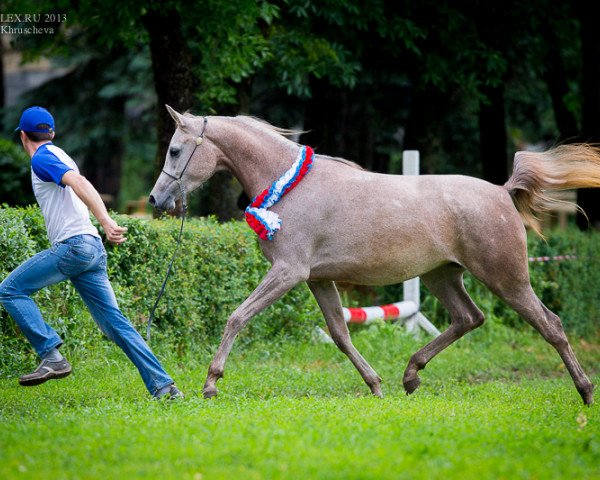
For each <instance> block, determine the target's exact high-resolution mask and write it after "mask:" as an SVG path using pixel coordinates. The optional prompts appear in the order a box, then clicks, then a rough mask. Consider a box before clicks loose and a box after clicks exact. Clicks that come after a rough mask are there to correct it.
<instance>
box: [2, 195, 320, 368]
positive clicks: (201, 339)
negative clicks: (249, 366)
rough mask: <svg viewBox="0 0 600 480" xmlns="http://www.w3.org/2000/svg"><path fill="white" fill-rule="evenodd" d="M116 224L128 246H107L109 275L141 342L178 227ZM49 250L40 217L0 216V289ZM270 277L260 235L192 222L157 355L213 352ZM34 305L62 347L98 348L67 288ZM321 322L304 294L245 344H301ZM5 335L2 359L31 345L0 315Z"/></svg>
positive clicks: (240, 227) (251, 328)
mask: <svg viewBox="0 0 600 480" xmlns="http://www.w3.org/2000/svg"><path fill="white" fill-rule="evenodd" d="M117 221H118V223H119V224H120V225H122V226H125V227H127V228H128V229H129V230H128V235H127V236H128V240H127V242H125V243H124V244H122V245H119V246H112V245H109V246H107V251H108V273H109V277H110V279H111V281H112V284H113V287H114V290H115V294H116V296H117V299H118V301H119V305H120V307H121V309H122V310H123V313H124V314H125V315H126V316H127V317H128V318H129V319H130V320H131V322H132V323H133V324H134V326H135V327H136V328H137V329H138V330H139V331H140V332H141V333H142V334H143V335H144V336H145V327H146V325H147V320H148V315H149V311H150V309H151V307H152V305H153V304H154V301H155V299H156V295H157V293H158V291H159V289H160V286H161V284H162V281H163V279H164V275H165V272H166V268H167V265H168V262H169V260H170V258H171V255H172V253H173V252H174V250H175V244H176V240H177V234H178V231H179V220H176V219H162V220H152V221H147V220H140V219H134V218H129V217H124V216H119V217H117ZM48 247H49V244H48V241H47V239H46V232H45V228H44V223H43V219H42V217H41V214H40V212H39V209H37V208H33V207H29V208H7V207H6V206H4V207H2V208H0V260H1V261H0V280H2V279H4V278H5V277H6V275H8V273H10V272H11V271H12V270H13V269H14V268H15V267H16V266H18V265H19V264H20V263H21V262H22V261H24V260H25V259H27V258H28V257H30V256H31V255H33V254H34V253H36V252H38V251H40V250H42V249H43V248H48ZM268 268H269V264H268V262H267V261H266V260H265V259H264V257H263V256H262V253H261V252H260V250H259V248H258V242H257V240H256V236H255V234H254V232H252V231H251V230H250V229H249V228H248V227H247V226H246V225H245V224H242V223H241V222H231V223H226V224H219V223H218V222H217V221H216V220H213V219H209V220H195V219H191V220H188V221H186V226H185V230H184V234H183V239H182V246H181V250H180V252H179V255H178V256H177V259H176V260H175V264H174V267H173V272H172V275H171V278H170V279H169V283H168V285H167V289H166V292H165V295H164V296H163V298H162V300H161V302H160V304H159V307H158V309H157V312H156V319H155V323H154V325H153V330H152V339H153V348H158V349H159V350H160V349H163V348H170V349H171V348H175V349H176V350H177V351H178V352H179V353H180V354H183V353H184V352H185V351H189V350H194V349H206V348H211V349H213V348H216V346H217V345H218V342H219V340H220V338H221V334H222V333H223V328H224V326H225V322H226V320H227V318H228V317H229V315H230V314H231V313H232V312H233V311H234V310H235V308H236V307H238V306H239V305H240V304H241V303H242V301H243V300H244V299H245V298H246V297H247V296H248V295H249V294H250V293H251V292H252V291H253V289H254V288H255V287H256V286H257V285H258V283H259V282H260V279H261V278H262V277H263V275H264V274H265V273H266V271H267V270H268ZM35 299H36V301H37V303H38V305H39V306H40V308H41V310H42V311H43V313H44V316H45V318H47V319H48V322H49V323H50V324H51V325H52V326H53V327H55V328H56V329H57V331H59V334H61V335H62V336H63V337H64V338H65V340H66V342H65V346H64V347H63V348H88V346H90V345H91V344H96V343H97V342H98V339H99V338H100V333H99V330H98V329H97V328H96V327H95V325H94V324H93V322H92V321H91V319H90V316H89V314H88V313H87V310H86V309H85V307H84V305H83V303H82V301H81V300H80V298H79V296H78V295H77V293H76V292H75V290H74V288H73V287H72V286H71V284H70V283H69V282H63V283H61V284H59V285H55V286H53V287H51V288H49V289H43V290H41V291H40V292H38V293H37V294H36V296H35ZM57 299H62V300H61V301H57ZM319 321H321V316H320V313H319V311H318V307H317V306H316V302H314V300H313V299H312V296H311V295H310V292H309V291H308V288H307V287H306V286H305V285H299V286H298V287H296V288H295V289H294V290H293V291H291V292H290V293H288V294H287V295H286V296H285V297H284V298H283V299H282V300H280V301H279V302H277V303H276V304H275V305H273V306H272V307H271V308H269V309H267V310H266V311H265V312H263V313H262V314H261V315H259V316H257V317H256V318H254V319H253V320H252V321H251V322H250V323H249V325H248V327H247V328H246V329H244V331H243V332H242V333H241V334H240V337H239V340H240V342H241V343H248V342H250V341H252V340H254V339H271V340H277V339H286V338H293V339H298V340H302V339H306V338H308V337H309V336H310V335H311V333H312V328H311V327H312V326H313V325H314V324H315V323H317V322H319ZM0 330H1V335H2V346H1V347H0V358H2V357H3V356H4V354H8V352H9V350H12V349H13V348H15V347H19V346H20V347H24V346H25V345H26V341H25V340H24V339H23V338H22V337H20V335H18V332H17V331H16V327H15V326H14V323H13V322H12V320H11V319H10V317H9V316H8V314H7V312H6V311H4V309H2V307H0ZM15 342H17V343H16V344H15ZM9 344H10V346H9ZM21 350H27V349H25V348H21ZM28 350H31V349H28ZM67 352H68V350H67ZM1 362H2V360H0V363H1Z"/></svg>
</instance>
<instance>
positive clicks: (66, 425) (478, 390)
mask: <svg viewBox="0 0 600 480" xmlns="http://www.w3.org/2000/svg"><path fill="white" fill-rule="evenodd" d="M353 337H354V340H355V344H356V345H357V346H358V348H359V349H360V350H361V352H362V353H363V354H364V356H365V357H366V358H367V359H368V360H369V361H370V362H371V364H372V365H373V367H374V368H375V369H376V370H377V371H378V372H379V374H380V375H381V376H382V377H383V379H384V382H385V383H384V393H385V395H386V397H385V398H384V399H383V400H380V399H377V398H373V397H371V396H370V395H369V394H368V389H367V387H366V386H365V385H364V384H363V382H362V380H361V379H360V377H359V375H358V373H357V372H356V371H355V370H354V368H353V367H352V366H351V364H350V363H349V361H347V360H346V359H345V357H344V356H343V355H342V354H341V353H340V352H338V351H337V349H336V348H335V347H334V346H332V345H323V344H307V345H298V344H289V345H279V346H273V345H270V344H261V345H259V344H255V345H253V346H251V347H249V348H246V349H244V350H243V351H241V350H239V349H236V350H234V353H233V354H232V357H231V359H230V362H229V363H228V365H227V369H226V377H225V378H224V379H222V380H221V382H220V383H219V388H220V395H219V397H218V398H217V399H214V400H211V401H205V400H204V399H202V398H201V395H200V392H201V388H202V384H203V382H204V377H205V372H206V368H207V366H208V362H209V359H210V356H209V355H208V354H200V355H199V356H198V357H197V358H188V359H186V360H185V361H182V360H181V359H177V358H175V357H170V356H168V355H166V360H165V364H166V365H167V367H168V370H169V371H170V372H171V373H172V374H173V376H174V377H175V378H176V380H177V383H178V385H179V386H180V387H181V388H182V390H184V391H185V392H186V394H187V398H186V399H185V400H183V401H177V402H155V401H152V400H150V399H149V397H148V395H147V394H146V392H145V389H144V387H143V385H142V382H141V380H140V379H139V377H138V375H137V372H136V371H134V369H133V367H132V366H131V365H130V364H129V363H128V361H127V360H126V359H125V358H124V357H123V356H122V354H121V353H120V352H118V351H117V350H116V349H115V348H114V347H113V346H112V345H109V344H103V345H101V346H100V347H98V348H97V349H94V350H91V351H89V352H88V353H86V354H83V353H80V354H77V355H76V356H75V357H74V358H72V359H71V360H72V363H73V365H74V373H73V375H72V376H71V377H68V378H66V379H64V380H60V381H54V382H48V383H47V384H44V385H41V386H39V387H35V388H27V389H26V388H22V387H19V386H18V384H17V382H16V377H17V376H18V375H19V374H21V373H23V372H22V371H20V372H14V375H12V378H4V379H2V380H0V422H1V426H2V428H1V430H0V478H3V479H12V478H27V479H31V478H33V479H35V478H57V479H75V478H86V479H87V478H89V479H96V478H98V479H120V478H125V479H135V478H145V479H146V478H178V479H179V478H181V479H213V478H217V479H219V478H222V479H238V478H239V479H276V478H282V479H283V478H285V479H288V478H289V479H295V478H302V479H304V478H327V479H329V478H339V479H385V478H390V479H398V478H415V479H436V478H440V479H442V478H443V479H448V478H460V479H461V480H464V479H470V478H477V479H486V478H506V479H514V478H517V479H518V478H526V479H530V478H539V479H547V478H586V479H592V478H600V438H599V431H600V429H599V423H600V413H599V408H598V406H597V405H595V406H592V407H591V408H589V407H585V406H583V404H582V403H581V400H580V398H579V395H578V394H577V392H576V390H575V388H574V387H573V385H572V383H571V380H570V378H568V375H567V373H566V371H565V370H564V367H563V366H562V364H561V362H560V359H559V357H558V355H557V354H556V353H555V352H554V351H553V350H551V349H550V347H548V346H547V345H546V344H545V343H544V342H543V340H541V338H540V337H538V336H535V335H534V334H528V333H525V334H523V333H522V332H514V331H511V330H508V329H505V328H502V327H497V326H494V325H487V326H485V327H483V329H480V331H477V332H473V334H472V335H471V336H470V338H468V339H465V340H463V341H461V342H459V343H458V344H457V345H456V346H453V347H451V348H449V349H448V350H447V351H445V352H443V353H442V354H441V355H440V356H439V357H438V358H436V359H435V360H434V361H433V362H432V363H431V364H430V365H429V366H428V367H427V369H426V370H425V371H423V373H422V380H423V383H422V385H421V387H420V389H419V390H417V392H416V393H415V394H414V395H413V396H411V397H407V396H406V395H405V394H404V393H403V391H402V388H401V379H402V373H403V369H404V367H405V365H406V362H407V360H408V358H409V356H410V354H411V353H412V352H413V351H414V350H415V349H417V348H418V347H419V346H420V345H422V344H423V343H424V339H423V340H420V341H419V340H415V339H413V338H411V337H408V336H406V335H405V334H403V333H402V330H401V329H398V328H394V327H390V326H379V327H375V328H370V329H368V330H363V331H359V332H354V334H353ZM574 347H575V350H576V352H577V353H578V355H579V357H580V360H581V361H582V363H583V365H584V368H585V369H586V371H587V372H588V373H591V374H592V378H593V381H594V383H596V384H598V383H600V371H599V368H598V366H599V365H600V362H599V361H600V346H599V345H597V342H584V341H580V340H577V341H575V342H574ZM163 358H164V355H163ZM31 366H33V365H27V368H29V367H31ZM23 368H24V369H25V366H24V367H23Z"/></svg>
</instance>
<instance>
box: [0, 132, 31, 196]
mask: <svg viewBox="0 0 600 480" xmlns="http://www.w3.org/2000/svg"><path fill="white" fill-rule="evenodd" d="M0 185H2V188H0V204H2V203H7V204H9V205H29V204H31V203H34V202H35V197H34V196H33V193H32V192H31V167H30V160H29V157H28V156H27V154H26V153H25V152H24V151H23V148H21V147H20V146H19V145H16V144H14V143H13V142H11V141H9V140H5V139H2V138H0Z"/></svg>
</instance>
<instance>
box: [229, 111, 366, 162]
mask: <svg viewBox="0 0 600 480" xmlns="http://www.w3.org/2000/svg"><path fill="white" fill-rule="evenodd" d="M234 120H237V121H239V122H241V123H243V124H244V125H247V126H249V127H254V128H257V129H258V130H260V131H262V132H264V133H266V134H267V135H269V136H271V137H272V138H274V139H277V140H279V141H281V140H283V141H286V142H290V143H294V144H295V145H299V143H297V142H294V141H293V140H290V139H289V138H287V137H292V136H295V135H297V136H300V135H301V134H302V133H306V131H305V130H293V129H288V128H280V127H276V126H275V125H272V124H270V123H269V122H267V121H266V120H263V119H261V118H256V117H251V116H248V115H238V116H237V117H235V118H234ZM319 157H321V158H324V159H325V160H333V161H335V162H340V163H344V164H346V165H348V166H350V167H353V168H357V169H359V170H364V169H363V167H361V166H360V165H359V164H358V163H354V162H352V161H350V160H346V159H345V158H340V157H330V156H329V155H321V154H319Z"/></svg>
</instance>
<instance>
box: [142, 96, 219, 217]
mask: <svg viewBox="0 0 600 480" xmlns="http://www.w3.org/2000/svg"><path fill="white" fill-rule="evenodd" d="M165 106H166V107H167V110H168V111H169V113H170V114H171V116H172V117H173V120H175V123H176V125H177V129H176V130H175V133H174V134H173V137H172V138H171V143H170V144H169V149H168V150H167V156H166V158H165V164H164V165H163V170H162V173H161V174H160V176H159V177H158V179H157V180H156V183H155V184H154V188H152V191H151V192H150V197H149V199H148V201H149V202H150V204H151V205H152V206H153V207H156V208H159V209H162V210H168V211H171V210H174V209H175V202H176V201H177V200H179V199H181V200H184V198H182V196H183V195H185V194H186V193H190V192H192V191H193V190H195V189H196V188H198V187H199V186H200V185H202V183H204V182H205V181H206V180H208V179H209V178H210V177H212V176H213V174H214V173H215V171H217V170H219V169H220V168H219V165H220V162H219V158H220V156H222V154H221V152H220V150H219V149H218V147H217V146H216V145H215V144H213V143H212V142H211V141H210V140H207V139H206V137H205V135H204V134H205V133H206V128H207V120H206V118H204V119H202V118H200V117H198V118H196V117H192V116H188V115H181V114H180V113H177V112H176V111H175V110H173V109H172V108H171V107H170V106H169V105H165Z"/></svg>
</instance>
